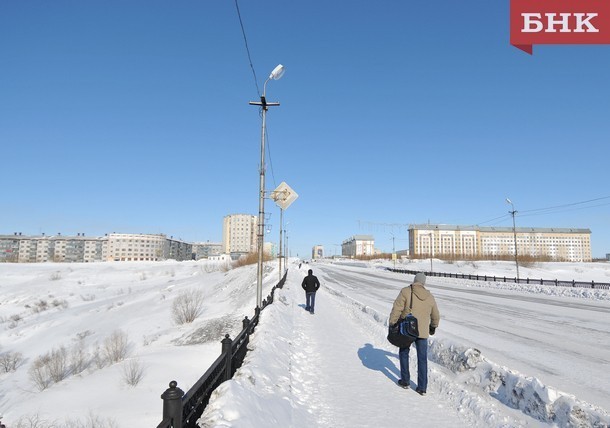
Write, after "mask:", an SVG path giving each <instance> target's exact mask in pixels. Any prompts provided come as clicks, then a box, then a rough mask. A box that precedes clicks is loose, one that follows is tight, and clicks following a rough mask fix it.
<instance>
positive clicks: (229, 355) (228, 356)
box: [221, 334, 233, 380]
mask: <svg viewBox="0 0 610 428" xmlns="http://www.w3.org/2000/svg"><path fill="white" fill-rule="evenodd" d="M221 343H222V353H223V354H224V356H225V380H229V379H231V375H232V374H233V373H232V371H233V368H232V367H231V365H232V364H231V362H232V360H233V352H232V350H231V348H232V345H233V341H232V340H231V338H230V337H229V335H228V334H226V335H225V338H224V339H222V341H221Z"/></svg>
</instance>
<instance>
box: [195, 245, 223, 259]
mask: <svg viewBox="0 0 610 428" xmlns="http://www.w3.org/2000/svg"><path fill="white" fill-rule="evenodd" d="M220 254H222V242H210V241H206V242H195V243H193V258H194V259H195V260H201V259H209V258H210V257H213V256H219V255H220Z"/></svg>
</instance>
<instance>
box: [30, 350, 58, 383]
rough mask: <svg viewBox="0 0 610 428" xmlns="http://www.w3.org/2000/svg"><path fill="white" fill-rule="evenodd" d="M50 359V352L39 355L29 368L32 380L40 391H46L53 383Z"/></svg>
mask: <svg viewBox="0 0 610 428" xmlns="http://www.w3.org/2000/svg"><path fill="white" fill-rule="evenodd" d="M49 359H50V356H49V354H45V355H40V356H38V357H37V358H36V359H35V360H34V361H33V362H32V365H31V366H30V369H29V370H28V374H29V376H30V380H31V381H32V382H33V383H34V385H36V387H37V388H38V389H39V390H40V391H44V390H45V389H47V388H48V387H49V386H50V385H51V383H52V380H51V376H50V375H49Z"/></svg>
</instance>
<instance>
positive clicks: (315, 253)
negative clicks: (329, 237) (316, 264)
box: [311, 245, 324, 260]
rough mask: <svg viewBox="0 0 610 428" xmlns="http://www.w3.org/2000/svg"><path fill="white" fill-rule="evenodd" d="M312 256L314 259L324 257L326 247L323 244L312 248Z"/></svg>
mask: <svg viewBox="0 0 610 428" xmlns="http://www.w3.org/2000/svg"><path fill="white" fill-rule="evenodd" d="M311 258H312V259H314V260H316V259H323V258H324V247H323V246H322V245H316V246H314V247H313V248H312V250H311Z"/></svg>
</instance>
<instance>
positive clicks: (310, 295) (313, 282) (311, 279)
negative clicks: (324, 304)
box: [301, 269, 320, 315]
mask: <svg viewBox="0 0 610 428" xmlns="http://www.w3.org/2000/svg"><path fill="white" fill-rule="evenodd" d="M301 287H303V290H305V301H306V303H305V310H306V311H309V313H311V314H312V315H313V313H314V306H315V305H316V291H318V288H320V281H318V278H317V277H316V276H314V274H313V270H311V269H309V270H308V271H307V276H306V277H305V278H303V282H302V283H301Z"/></svg>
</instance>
